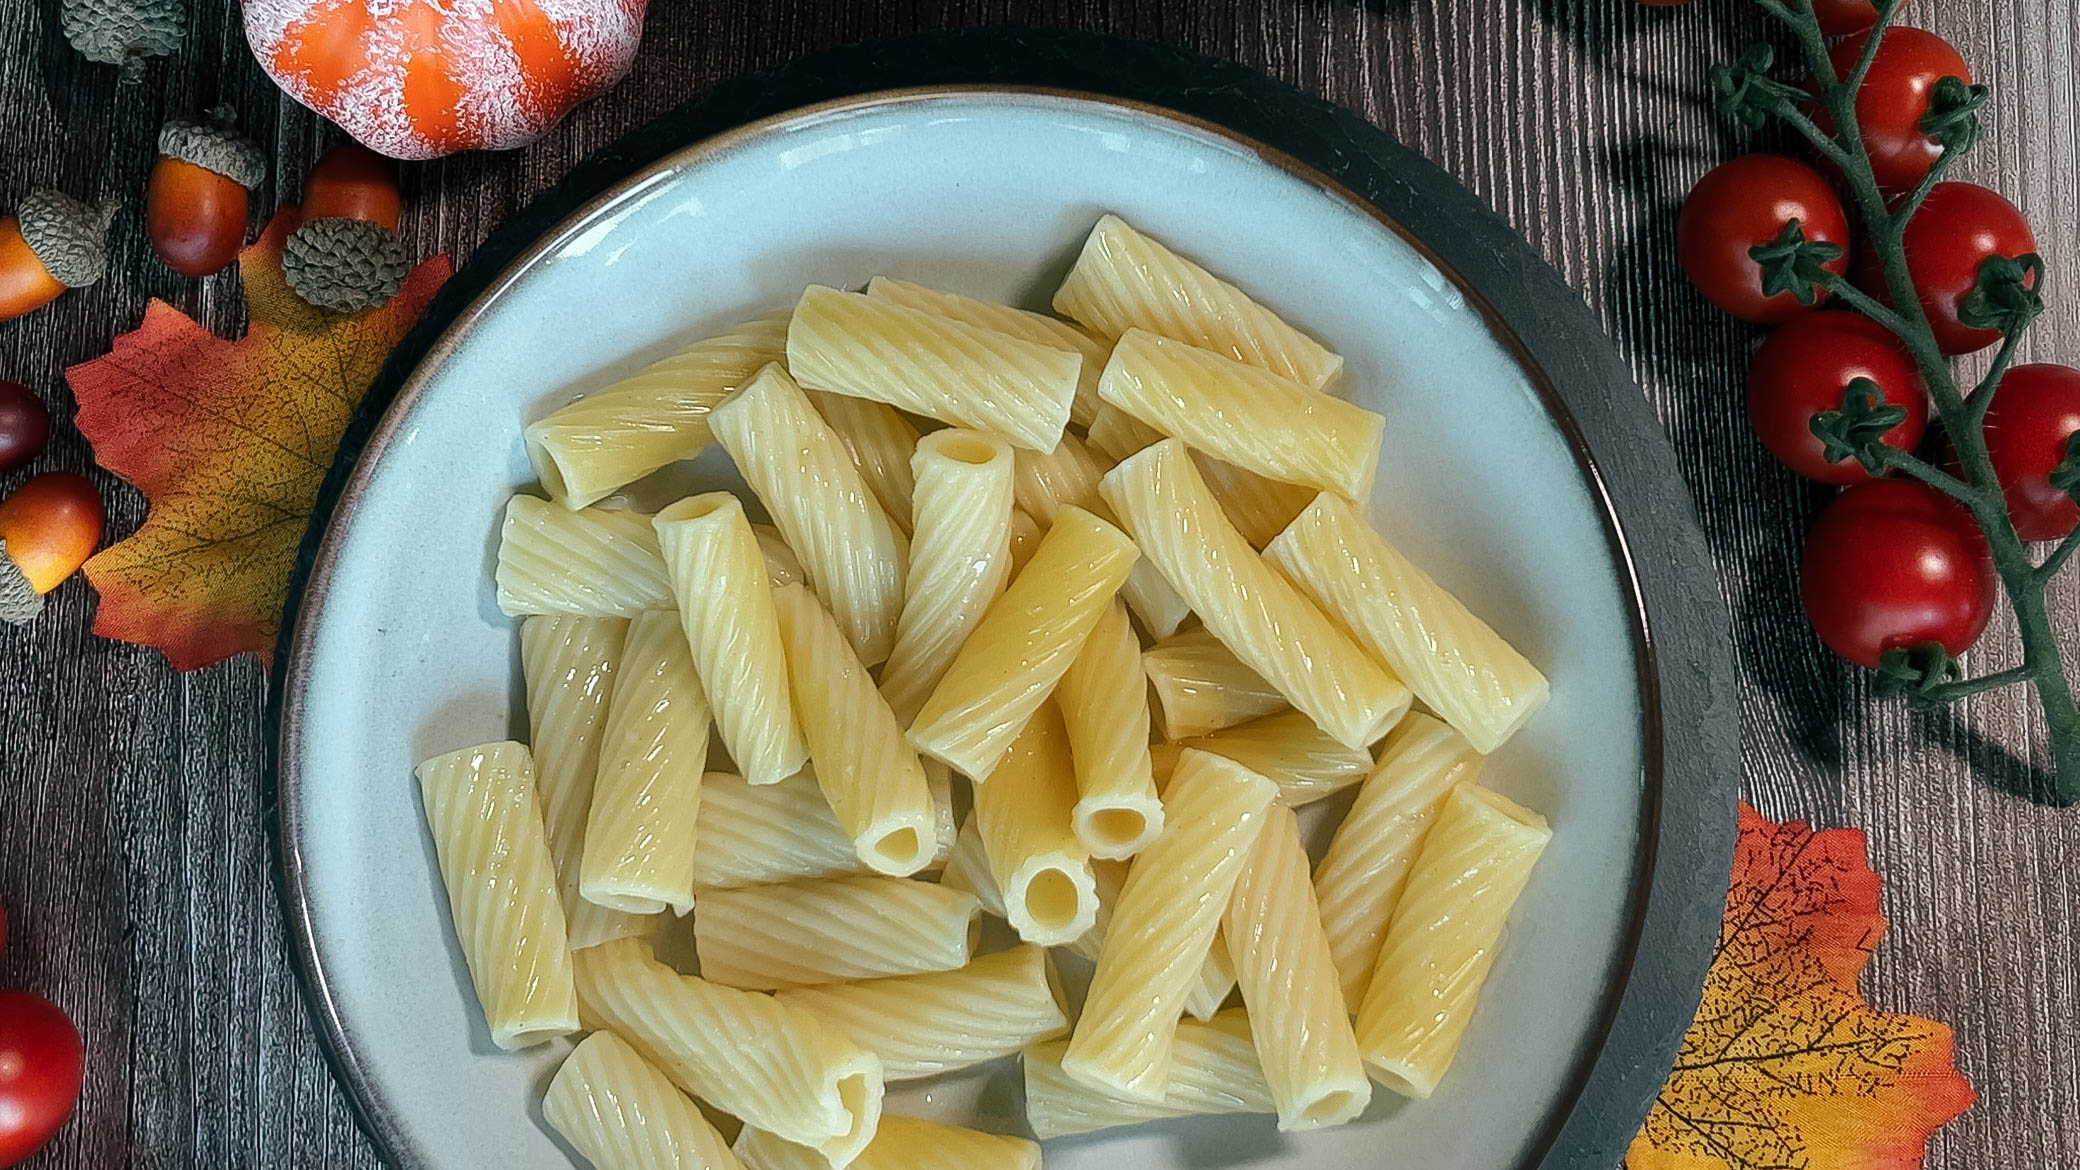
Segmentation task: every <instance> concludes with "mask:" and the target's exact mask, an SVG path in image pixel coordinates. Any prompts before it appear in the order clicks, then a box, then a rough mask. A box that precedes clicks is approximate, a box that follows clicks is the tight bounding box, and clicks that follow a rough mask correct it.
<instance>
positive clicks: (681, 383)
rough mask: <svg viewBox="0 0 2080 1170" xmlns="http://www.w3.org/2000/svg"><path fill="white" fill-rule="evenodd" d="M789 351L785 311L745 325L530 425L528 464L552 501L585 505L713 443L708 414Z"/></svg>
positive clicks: (581, 399)
mask: <svg viewBox="0 0 2080 1170" xmlns="http://www.w3.org/2000/svg"><path fill="white" fill-rule="evenodd" d="M786 350H787V314H785V313H775V314H772V315H769V316H765V317H759V318H757V319H756V320H751V321H746V322H744V323H743V324H741V325H738V326H736V327H734V328H732V329H729V330H727V331H726V332H723V333H721V334H719V335H717V336H715V337H710V338H708V339H707V340H705V341H698V342H695V343H694V344H692V345H690V346H688V347H686V348H685V349H683V350H680V351H679V352H678V353H675V354H673V355H672V356H670V357H668V358H665V359H664V360H662V361H659V362H655V363H652V364H651V365H649V366H646V367H644V368H643V369H641V370H638V371H636V372H635V373H634V374H632V375H630V376H629V377H627V378H624V379H622V380H621V381H619V382H616V383H614V384H613V385H611V386H607V387H604V388H603V389H600V390H596V391H594V392H593V393H591V394H587V395H586V396H585V397H583V398H580V399H578V400H577V401H576V402H573V403H571V404H570V405H569V406H566V407H563V408H562V409H560V410H558V411H556V412H555V413H554V414H551V415H549V416H548V417H546V418H543V419H541V420H539V421H537V422H534V423H532V424H530V425H529V426H528V428H527V430H526V431H525V432H523V436H524V439H525V441H526V445H527V457H528V459H529V460H530V461H532V462H533V463H534V471H535V474H536V475H538V476H540V477H541V480H542V486H543V487H544V488H547V489H548V491H549V494H550V496H552V497H554V498H555V499H557V500H558V501H560V502H562V503H563V504H564V506H566V507H570V508H582V507H585V506H586V505H588V504H591V503H593V502H594V501H596V500H599V499H601V498H603V497H605V496H606V495H607V494H608V493H610V492H612V491H614V490H615V489H616V488H619V487H621V486H623V485H624V484H630V483H634V482H635V481H636V480H639V479H641V478H643V477H644V476H646V475H648V474H650V473H651V472H653V471H656V470H657V469H658V468H660V467H663V466H664V465H666V464H668V463H676V462H678V461H679V460H681V459H691V458H693V457H694V456H695V455H698V454H700V453H701V451H702V449H704V448H705V447H707V445H708V443H709V442H710V440H711V435H710V434H709V431H708V412H709V411H711V410H713V409H714V408H715V407H716V405H717V404H719V403H720V402H721V401H722V400H723V399H725V398H727V397H729V395H730V394H731V392H733V391H734V390H736V389H737V387H739V386H741V385H743V384H744V383H745V381H746V380H748V379H749V378H750V377H751V375H753V374H755V373H757V372H758V371H759V370H760V369H762V368H764V367H765V366H766V365H767V364H769V363H771V362H777V361H779V360H780V359H781V358H782V356H784V355H785V353H786Z"/></svg>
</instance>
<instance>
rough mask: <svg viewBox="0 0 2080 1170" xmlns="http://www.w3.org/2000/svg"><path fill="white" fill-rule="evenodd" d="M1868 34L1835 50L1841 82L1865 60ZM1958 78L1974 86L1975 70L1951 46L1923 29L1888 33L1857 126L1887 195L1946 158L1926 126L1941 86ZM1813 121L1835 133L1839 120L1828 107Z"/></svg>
mask: <svg viewBox="0 0 2080 1170" xmlns="http://www.w3.org/2000/svg"><path fill="white" fill-rule="evenodd" d="M1870 39H1871V38H1870V34H1869V33H1863V34H1860V35H1858V36H1853V37H1850V38H1849V39H1848V40H1846V41H1843V42H1842V43H1841V44H1839V45H1836V46H1835V47H1834V51H1833V52H1832V53H1830V54H1829V59H1830V60H1832V61H1833V62H1834V72H1835V76H1837V77H1847V76H1848V75H1849V74H1850V72H1851V71H1853V70H1854V69H1855V68H1856V61H1857V59H1858V58H1860V57H1861V56H1862V55H1863V46H1864V44H1865V43H1866V42H1868V41H1869V40H1870ZM1945 77H1955V78H1957V79H1958V80H1959V81H1962V82H1964V83H1965V84H1966V85H1970V84H1971V81H1972V70H1971V67H1970V66H1968V65H1966V64H1965V63H1964V58H1963V57H1961V56H1959V55H1958V53H1957V50H1956V49H1954V48H1952V47H1951V46H1950V42H1949V41H1946V40H1944V39H1943V38H1941V37H1939V36H1937V35H1936V34H1934V33H1932V32H1925V31H1923V30H1921V29H1918V28H1902V27H1894V28H1888V29H1886V30H1885V37H1884V39H1883V40H1881V41H1879V42H1878V53H1877V56H1875V57H1873V58H1871V68H1870V72H1869V73H1866V74H1864V77H1863V88H1861V89H1859V90H1857V91H1856V122H1857V125H1858V126H1860V127H1861V128H1862V131H1863V144H1864V146H1865V148H1866V149H1868V150H1869V151H1870V156H1871V173H1872V174H1873V175H1875V176H1876V177H1877V180H1878V186H1880V187H1883V188H1884V189H1886V190H1887V191H1904V190H1906V189H1907V188H1909V187H1912V186H1913V185H1914V184H1916V183H1919V182H1920V181H1921V180H1922V179H1923V178H1925V177H1926V176H1927V175H1928V169H1929V168H1930V167H1932V166H1934V165H1936V160H1937V159H1939V158H1941V157H1942V156H1943V144H1942V142H1941V141H1939V140H1938V139H1937V138H1936V137H1935V136H1934V135H1932V134H1930V133H1928V132H1927V131H1926V130H1924V129H1922V127H1921V119H1922V118H1923V117H1924V116H1925V115H1926V114H1927V113H1928V104H1929V98H1930V96H1931V95H1932V94H1933V93H1934V92H1935V88H1936V83H1937V82H1939V81H1941V80H1943V79H1944V78H1945ZM1813 121H1814V122H1816V123H1818V124H1819V126H1820V128H1821V129H1822V130H1825V131H1827V132H1828V133H1830V134H1832V133H1834V118H1833V117H1832V116H1831V115H1829V114H1828V112H1827V110H1826V109H1824V108H1820V109H1815V110H1814V111H1813Z"/></svg>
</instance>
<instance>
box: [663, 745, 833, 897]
mask: <svg viewBox="0 0 2080 1170" xmlns="http://www.w3.org/2000/svg"><path fill="white" fill-rule="evenodd" d="M698 838H699V841H700V848H699V849H697V850H695V851H694V854H693V882H694V885H695V886H697V887H706V886H755V885H760V884H763V883H766V882H784V881H792V880H793V879H795V878H804V877H833V876H836V875H838V874H846V873H865V872H867V864H866V862H864V861H861V860H860V859H859V850H857V849H855V848H853V847H852V838H851V837H848V836H846V834H845V830H844V828H843V826H841V825H839V824H838V814H837V813H834V812H832V811H831V803H830V801H828V800H825V799H824V796H823V789H822V788H820V787H818V786H817V783H816V773H815V770H814V769H812V768H804V769H802V770H801V771H799V772H796V773H795V774H794V775H792V776H789V777H788V778H787V779H785V780H782V781H780V782H778V783H776V784H752V783H750V782H749V781H746V780H745V779H744V778H743V777H742V776H738V775H736V774H735V773H732V772H710V773H708V774H707V775H705V776H703V777H701V805H700V828H699V830H698Z"/></svg>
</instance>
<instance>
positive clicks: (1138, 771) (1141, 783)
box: [1055, 601, 1163, 860]
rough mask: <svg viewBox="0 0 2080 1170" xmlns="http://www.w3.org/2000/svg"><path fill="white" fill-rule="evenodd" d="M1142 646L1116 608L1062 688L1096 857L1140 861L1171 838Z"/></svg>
mask: <svg viewBox="0 0 2080 1170" xmlns="http://www.w3.org/2000/svg"><path fill="white" fill-rule="evenodd" d="M1147 696H1148V688H1147V682H1146V680H1145V679H1144V678H1143V677H1142V674H1141V642H1140V640H1139V639H1138V638H1136V637H1135V636H1134V627H1133V625H1132V624H1131V623H1130V622H1129V621H1128V620H1127V611H1126V607H1125V606H1124V605H1122V604H1121V603H1120V602H1118V601H1115V602H1113V603H1112V604H1111V605H1110V606H1108V607H1107V608H1106V610H1105V616H1104V617H1102V618H1100V619H1099V620H1098V624H1097V626H1096V627H1095V628H1093V629H1092V630H1091V632H1090V636H1089V637H1087V638H1085V639H1084V641H1083V649H1081V650H1080V651H1078V652H1077V655H1076V659H1075V661H1074V662H1072V663H1070V665H1069V669H1068V672H1067V673H1065V674H1063V675H1062V681H1061V682H1060V684H1058V685H1057V686H1056V688H1055V697H1056V699H1057V700H1059V702H1060V706H1061V711H1062V722H1063V725H1064V726H1065V727H1066V728H1067V731H1068V737H1069V752H1070V758H1071V759H1072V760H1073V761H1074V763H1075V772H1076V807H1075V809H1074V813H1073V817H1072V823H1073V825H1074V827H1075V830H1076V838H1077V840H1079V841H1081V842H1083V845H1084V848H1086V849H1088V850H1089V851H1090V854H1091V856H1093V857H1101V858H1106V859H1109V860H1118V859H1120V858H1124V857H1132V856H1133V855H1134V854H1136V853H1139V852H1140V851H1141V850H1142V848H1143V847H1145V846H1146V845H1147V844H1148V843H1149V842H1150V841H1152V840H1154V839H1155V837H1156V834H1158V833H1160V832H1162V831H1163V804H1162V801H1161V800H1160V799H1159V798H1158V797H1157V796H1156V785H1155V777H1154V773H1153V771H1152V765H1151V764H1150V762H1149V757H1148V722H1149V720H1148V697H1147Z"/></svg>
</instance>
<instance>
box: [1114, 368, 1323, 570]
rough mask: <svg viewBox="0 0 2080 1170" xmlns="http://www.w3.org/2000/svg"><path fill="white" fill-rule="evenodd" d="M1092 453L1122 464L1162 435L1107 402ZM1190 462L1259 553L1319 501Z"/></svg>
mask: <svg viewBox="0 0 2080 1170" xmlns="http://www.w3.org/2000/svg"><path fill="white" fill-rule="evenodd" d="M1087 437H1088V440H1089V443H1088V445H1089V447H1090V449H1091V450H1092V451H1094V452H1096V453H1098V454H1100V455H1103V456H1104V457H1105V459H1106V461H1107V462H1109V463H1118V462H1120V461H1121V460H1123V459H1125V458H1126V457H1127V456H1129V455H1132V454H1133V453H1134V452H1136V451H1140V450H1143V449H1145V448H1148V447H1153V446H1155V445H1156V444H1157V443H1160V442H1162V441H1163V439H1164V438H1166V437H1167V436H1165V435H1164V434H1163V432H1161V431H1159V430H1157V429H1155V428H1154V427H1152V426H1149V425H1148V424H1147V423H1145V422H1142V421H1141V420H1140V419H1138V418H1135V417H1134V416H1133V415H1131V414H1128V413H1127V412H1126V411H1124V410H1121V409H1120V408H1119V407H1117V406H1114V405H1112V404H1111V403H1109V402H1106V403H1101V404H1100V405H1099V407H1098V416H1097V418H1095V419H1093V420H1092V421H1091V426H1090V433H1089V435H1088V436H1087ZM1192 463H1193V464H1194V465H1195V466H1197V467H1198V468H1199V474H1200V476H1202V477H1203V478H1204V479H1205V480H1206V489H1207V490H1208V491H1210V492H1212V493H1213V498H1214V499H1216V500H1219V501H1220V502H1221V511H1222V512H1223V513H1225V514H1226V515H1227V517H1228V522H1229V523H1231V524H1233V525H1234V526H1235V529H1236V531H1238V532H1240V533H1242V535H1243V537H1244V538H1245V539H1247V540H1248V541H1249V542H1250V544H1252V545H1254V546H1256V547H1257V548H1262V547H1264V543H1265V542H1266V541H1268V540H1270V539H1271V538H1272V537H1274V536H1277V535H1278V534H1279V533H1280V532H1282V531H1284V530H1285V526H1286V525H1288V524H1290V523H1292V521H1293V517H1295V516H1298V515H1299V514H1300V509H1302V508H1305V507H1306V506H1307V505H1308V502H1309V501H1311V500H1313V499H1314V497H1315V493H1314V489H1312V488H1307V487H1302V486H1301V485H1299V484H1295V483H1280V482H1278V481H1277V480H1275V479H1266V478H1264V477H1263V476H1261V475H1258V474H1257V473H1256V472H1254V471H1244V470H1243V469H1242V468H1240V467H1237V466H1235V465H1234V464H1232V463H1228V462H1225V461H1223V460H1220V459H1216V458H1214V457H1213V456H1211V455H1208V454H1207V453H1206V452H1204V451H1194V452H1192Z"/></svg>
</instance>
